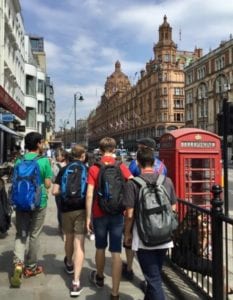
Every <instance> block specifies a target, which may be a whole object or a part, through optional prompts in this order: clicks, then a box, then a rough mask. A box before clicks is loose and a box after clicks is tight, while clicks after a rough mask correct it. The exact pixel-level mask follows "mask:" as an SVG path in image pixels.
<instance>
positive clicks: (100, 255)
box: [95, 249, 105, 277]
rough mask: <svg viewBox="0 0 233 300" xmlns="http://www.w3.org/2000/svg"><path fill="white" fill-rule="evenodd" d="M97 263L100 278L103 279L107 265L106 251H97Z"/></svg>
mask: <svg viewBox="0 0 233 300" xmlns="http://www.w3.org/2000/svg"><path fill="white" fill-rule="evenodd" d="M95 263H96V269H97V274H98V276H100V277H103V276H104V265H105V249H96V253H95Z"/></svg>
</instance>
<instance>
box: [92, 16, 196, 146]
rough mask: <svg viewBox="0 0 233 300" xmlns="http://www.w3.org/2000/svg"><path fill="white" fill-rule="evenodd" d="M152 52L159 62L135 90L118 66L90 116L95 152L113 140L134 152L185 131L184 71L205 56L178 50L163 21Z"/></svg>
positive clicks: (148, 66) (149, 64)
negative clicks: (139, 144)
mask: <svg viewBox="0 0 233 300" xmlns="http://www.w3.org/2000/svg"><path fill="white" fill-rule="evenodd" d="M153 52H154V58H153V59H151V60H150V61H149V62H147V63H146V66H145V70H141V72H140V75H141V76H140V79H139V80H138V82H137V83H136V85H134V86H131V84H130V81H129V79H128V77H127V76H126V75H125V74H124V73H123V72H122V71H121V64H120V62H119V61H117V62H116V64H115V71H114V72H113V73H112V75H111V76H109V77H107V80H106V83H105V91H104V94H103V95H102V97H101V101H100V104H99V105H98V107H97V108H96V109H95V110H93V111H92V112H91V113H90V115H89V117H88V131H89V132H88V140H89V147H90V148H95V147H96V146H97V145H98V142H99V140H100V139H101V138H102V137H104V136H111V137H114V138H115V139H116V140H117V143H118V145H120V144H121V145H124V147H125V148H128V149H133V148H135V147H136V139H138V138H140V137H145V136H150V137H152V138H154V139H155V140H159V138H160V136H161V135H162V134H163V133H164V132H166V131H170V130H173V129H177V128H180V127H182V126H184V124H185V123H184V122H185V120H184V70H183V69H184V66H185V65H186V64H188V63H189V62H190V61H191V60H195V59H196V58H198V57H200V56H201V50H200V49H195V51H194V52H189V51H178V50H177V45H176V44H175V43H174V42H173V40H172V28H171V26H170V25H169V23H168V22H167V17H166V16H164V21H163V24H162V25H161V26H160V27H159V40H158V43H157V44H155V46H154V48H153Z"/></svg>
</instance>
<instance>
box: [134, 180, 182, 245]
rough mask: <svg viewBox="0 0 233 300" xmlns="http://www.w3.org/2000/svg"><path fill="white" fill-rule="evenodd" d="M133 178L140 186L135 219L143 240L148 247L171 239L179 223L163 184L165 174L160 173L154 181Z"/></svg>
mask: <svg viewBox="0 0 233 300" xmlns="http://www.w3.org/2000/svg"><path fill="white" fill-rule="evenodd" d="M132 180H133V181H134V182H135V183H136V184H137V185H139V187H140V190H139V197H138V199H137V201H136V207H135V219H136V225H137V230H138V235H139V237H140V239H141V241H142V242H143V244H144V245H145V246H147V247H154V246H157V245H160V244H164V243H166V242H169V241H171V239H172V233H173V231H174V230H175V229H176V228H177V225H178V223H177V220H176V217H175V214H174V212H173V211H172V206H171V202H170V198H169V195H168V193H167V191H166V188H165V187H164V185H163V183H164V181H165V176H164V175H162V174H160V175H158V177H157V179H156V181H155V182H153V183H151V182H148V181H146V179H144V178H142V177H135V178H132Z"/></svg>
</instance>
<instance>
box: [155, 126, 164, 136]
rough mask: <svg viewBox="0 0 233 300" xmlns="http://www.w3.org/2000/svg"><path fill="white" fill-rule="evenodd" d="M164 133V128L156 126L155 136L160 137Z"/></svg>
mask: <svg viewBox="0 0 233 300" xmlns="http://www.w3.org/2000/svg"><path fill="white" fill-rule="evenodd" d="M164 133H165V128H164V126H158V128H157V136H161V135H163V134H164Z"/></svg>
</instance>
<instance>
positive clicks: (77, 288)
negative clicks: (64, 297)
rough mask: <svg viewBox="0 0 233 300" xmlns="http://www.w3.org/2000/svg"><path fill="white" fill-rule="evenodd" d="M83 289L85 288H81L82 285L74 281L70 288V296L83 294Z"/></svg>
mask: <svg viewBox="0 0 233 300" xmlns="http://www.w3.org/2000/svg"><path fill="white" fill-rule="evenodd" d="M82 290H83V288H81V287H80V285H78V284H75V283H74V282H72V285H71V288H70V297H78V296H79V295H80V294H81V292H82Z"/></svg>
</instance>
